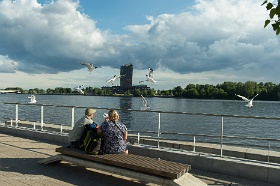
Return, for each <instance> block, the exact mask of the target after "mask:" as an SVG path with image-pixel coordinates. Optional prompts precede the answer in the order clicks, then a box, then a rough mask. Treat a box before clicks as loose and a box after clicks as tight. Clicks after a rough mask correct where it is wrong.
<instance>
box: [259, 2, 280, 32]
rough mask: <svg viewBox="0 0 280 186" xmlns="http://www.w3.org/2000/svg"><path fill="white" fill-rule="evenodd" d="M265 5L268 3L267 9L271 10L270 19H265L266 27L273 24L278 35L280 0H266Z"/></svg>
mask: <svg viewBox="0 0 280 186" xmlns="http://www.w3.org/2000/svg"><path fill="white" fill-rule="evenodd" d="M263 5H266V10H267V11H269V19H267V20H265V22H264V27H266V26H267V25H269V24H271V26H272V28H273V30H274V31H275V33H276V35H278V34H279V33H280V0H278V1H277V4H273V3H272V2H270V1H267V0H265V1H264V2H263V4H262V6H263Z"/></svg>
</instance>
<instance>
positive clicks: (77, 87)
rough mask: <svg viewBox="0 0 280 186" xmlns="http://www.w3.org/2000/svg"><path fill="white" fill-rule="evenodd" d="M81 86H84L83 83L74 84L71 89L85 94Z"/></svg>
mask: <svg viewBox="0 0 280 186" xmlns="http://www.w3.org/2000/svg"><path fill="white" fill-rule="evenodd" d="M83 87H84V85H79V86H76V87H75V88H74V90H73V91H77V92H79V93H80V94H85V92H84V91H83V90H82V88H83Z"/></svg>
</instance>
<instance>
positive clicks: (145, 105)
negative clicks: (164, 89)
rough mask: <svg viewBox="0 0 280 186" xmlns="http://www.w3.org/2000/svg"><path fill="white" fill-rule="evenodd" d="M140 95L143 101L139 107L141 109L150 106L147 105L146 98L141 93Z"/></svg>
mask: <svg viewBox="0 0 280 186" xmlns="http://www.w3.org/2000/svg"><path fill="white" fill-rule="evenodd" d="M141 97H142V101H143V106H142V107H141V110H147V109H149V108H150V107H149V106H148V102H147V100H146V99H145V98H144V96H142V95H141Z"/></svg>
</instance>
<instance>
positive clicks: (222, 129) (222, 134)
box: [221, 116, 224, 157]
mask: <svg viewBox="0 0 280 186" xmlns="http://www.w3.org/2000/svg"><path fill="white" fill-rule="evenodd" d="M223 136H224V118H223V116H222V125H221V157H223Z"/></svg>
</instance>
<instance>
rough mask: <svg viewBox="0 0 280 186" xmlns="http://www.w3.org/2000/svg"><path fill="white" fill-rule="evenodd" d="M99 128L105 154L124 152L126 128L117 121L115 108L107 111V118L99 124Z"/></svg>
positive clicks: (125, 150)
mask: <svg viewBox="0 0 280 186" xmlns="http://www.w3.org/2000/svg"><path fill="white" fill-rule="evenodd" d="M100 130H101V131H102V134H103V140H104V141H103V152H104V153H105V154H118V153H126V154H128V150H127V147H126V142H125V141H126V140H127V135H128V133H127V128H126V126H125V125H124V124H123V123H121V122H119V114H118V112H117V111H116V110H110V111H109V112H108V118H106V119H105V122H103V123H102V124H101V127H100Z"/></svg>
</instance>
